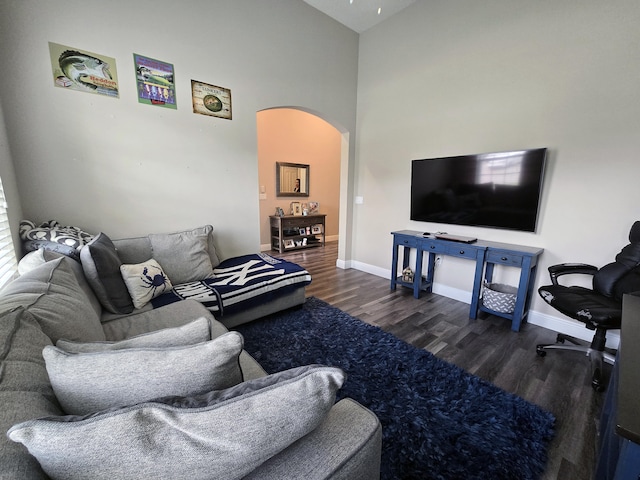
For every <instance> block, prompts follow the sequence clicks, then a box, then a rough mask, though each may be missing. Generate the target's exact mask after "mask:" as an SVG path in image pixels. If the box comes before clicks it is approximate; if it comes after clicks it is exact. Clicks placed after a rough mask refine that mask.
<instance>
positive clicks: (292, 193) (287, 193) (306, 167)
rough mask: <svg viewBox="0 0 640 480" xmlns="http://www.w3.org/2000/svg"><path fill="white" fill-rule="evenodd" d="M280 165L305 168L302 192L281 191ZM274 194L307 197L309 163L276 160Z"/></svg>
mask: <svg viewBox="0 0 640 480" xmlns="http://www.w3.org/2000/svg"><path fill="white" fill-rule="evenodd" d="M282 167H291V168H298V169H304V170H306V172H305V181H304V184H303V185H304V192H283V191H282V188H281V184H280V169H281V168H282ZM301 186H302V185H301ZM276 196H277V197H308V196H309V165H304V164H302V163H285V162H276Z"/></svg>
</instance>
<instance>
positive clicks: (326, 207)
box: [256, 107, 349, 266]
mask: <svg viewBox="0 0 640 480" xmlns="http://www.w3.org/2000/svg"><path fill="white" fill-rule="evenodd" d="M256 123H257V146H258V182H259V189H260V245H261V249H262V250H268V249H270V230H269V215H273V213H274V212H275V209H276V207H281V208H282V209H283V210H284V211H285V212H286V213H288V211H289V206H290V203H291V202H292V201H300V202H309V201H314V202H318V203H320V213H324V214H326V215H327V218H326V235H327V241H332V240H333V241H335V240H338V241H339V249H338V250H339V261H338V264H339V266H344V265H342V264H344V258H345V251H346V244H347V243H348V242H347V239H346V235H348V234H347V228H346V225H347V220H348V208H347V207H348V203H349V202H348V201H347V198H348V193H347V192H348V188H347V186H348V183H349V178H348V171H349V169H348V163H349V134H348V132H346V131H345V130H344V129H341V128H340V126H337V125H335V123H332V122H330V121H328V120H327V119H325V118H323V117H322V116H321V115H320V114H318V113H317V112H312V111H309V110H308V109H304V108H298V107H277V108H270V109H265V110H261V111H259V112H257V114H256ZM276 162H286V163H297V164H305V165H309V167H310V169H309V170H310V174H309V177H310V178H309V180H310V182H309V197H302V198H300V197H291V198H290V197H286V196H280V197H278V196H276V189H275V186H276V185H275V183H276V181H275V176H276V174H275V172H276V166H275V165H276ZM340 259H342V261H341V260H340Z"/></svg>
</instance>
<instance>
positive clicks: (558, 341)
mask: <svg viewBox="0 0 640 480" xmlns="http://www.w3.org/2000/svg"><path fill="white" fill-rule="evenodd" d="M564 341H565V337H564V335H562V334H561V333H559V334H558V336H557V337H556V343H564Z"/></svg>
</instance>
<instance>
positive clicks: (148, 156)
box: [0, 0, 358, 256]
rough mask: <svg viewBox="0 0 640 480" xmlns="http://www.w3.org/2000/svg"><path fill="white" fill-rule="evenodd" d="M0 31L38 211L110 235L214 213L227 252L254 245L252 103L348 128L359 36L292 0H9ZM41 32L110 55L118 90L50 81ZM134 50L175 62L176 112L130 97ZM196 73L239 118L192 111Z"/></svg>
mask: <svg viewBox="0 0 640 480" xmlns="http://www.w3.org/2000/svg"><path fill="white" fill-rule="evenodd" d="M0 32H1V33H0V43H1V44H2V49H0V64H1V65H2V66H3V68H2V69H1V70H0V97H1V98H2V102H3V106H4V112H5V116H6V123H7V130H8V138H9V143H10V145H11V150H12V154H13V159H14V164H15V168H16V176H17V179H18V187H19V190H20V195H21V198H22V206H23V209H24V215H25V217H27V218H30V219H32V220H35V221H44V220H48V219H56V220H58V221H60V222H62V223H64V224H70V225H76V226H80V227H83V228H84V229H85V230H87V231H98V230H103V231H104V232H106V233H107V234H108V235H110V236H112V237H114V238H119V237H122V236H130V235H140V234H145V233H149V232H161V231H172V230H177V229H181V228H191V227H193V226H197V225H202V224H205V223H211V224H213V225H214V226H215V227H216V232H217V236H218V241H219V244H220V246H221V250H222V254H223V256H229V255H231V254H234V253H244V252H247V251H256V250H257V249H258V248H259V225H260V219H259V213H258V212H259V205H258V163H257V153H256V152H257V150H256V149H257V146H256V112H258V111H260V110H263V109H265V108H269V107H277V106H298V107H302V108H306V109H309V110H314V111H318V112H322V114H323V116H325V118H331V119H333V120H334V121H335V122H337V123H339V124H340V125H342V126H344V127H345V128H346V129H347V130H349V131H353V130H354V129H355V110H356V108H355V102H356V82H357V55H358V52H357V49H358V36H357V34H355V33H354V32H352V31H351V30H349V29H347V28H346V27H344V26H342V25H340V24H338V23H337V22H335V21H333V20H331V19H330V18H329V17H326V16H325V15H324V14H321V13H320V12H318V11H317V10H315V9H313V8H312V7H310V6H308V5H307V4H305V3H304V2H301V1H299V0H269V2H265V1H262V0H242V1H238V0H190V1H187V2H174V1H170V0H155V1H153V2H152V1H149V0H145V1H143V0H127V1H125V0H113V1H109V2H87V1H79V0H67V1H65V2H50V1H46V0H20V1H5V2H2V3H1V4H0ZM49 41H52V42H56V43H61V44H64V45H68V46H71V47H75V48H79V49H83V50H87V51H91V52H96V53H99V54H103V55H107V56H110V57H113V58H115V59H116V66H117V73H118V77H119V81H120V98H119V99H113V98H106V97H103V96H100V95H92V94H87V93H82V92H77V91H67V90H64V89H61V88H55V87H54V86H53V80H52V74H51V64H50V63H51V62H50V60H49V50H48V42H49ZM133 53H138V54H141V55H145V56H149V57H152V58H156V59H159V60H162V61H166V62H169V63H173V65H174V67H175V76H176V89H177V103H178V109H177V110H175V111H173V110H168V109H163V108H158V107H152V106H148V105H142V104H139V103H138V101H137V97H136V90H135V76H134V66H133ZM191 79H195V80H198V81H202V82H205V83H211V84H214V85H219V86H223V87H226V88H230V89H231V95H232V108H233V120H231V121H229V120H223V119H217V118H213V117H207V116H203V115H196V114H194V113H192V108H191ZM352 155H353V149H352ZM238 219H242V220H241V221H238Z"/></svg>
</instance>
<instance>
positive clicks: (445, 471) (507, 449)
mask: <svg viewBox="0 0 640 480" xmlns="http://www.w3.org/2000/svg"><path fill="white" fill-rule="evenodd" d="M236 330H237V331H239V332H240V333H242V335H243V336H244V340H245V349H246V350H247V351H248V352H249V353H250V354H251V355H253V357H254V358H255V359H256V360H258V362H260V364H261V365H262V367H263V368H264V369H265V370H266V371H267V372H269V373H274V372H278V371H282V370H286V369H289V368H293V367H297V366H301V365H307V364H311V363H319V364H324V365H330V366H335V367H339V368H341V369H343V370H344V371H345V372H346V373H347V380H346V381H345V383H344V385H343V387H342V388H341V389H340V390H339V391H338V400H339V399H342V398H345V397H351V398H353V399H355V400H357V401H358V402H360V403H361V404H362V405H364V406H366V407H367V408H369V409H370V410H372V411H373V412H375V414H376V415H377V416H378V418H379V419H380V423H381V424H382V433H383V439H382V466H381V478H382V479H384V480H391V479H420V480H425V479H446V480H449V479H486V480H499V479H514V480H515V479H518V480H523V479H537V478H539V477H540V475H541V474H542V473H543V471H544V467H545V463H546V460H547V453H546V450H547V445H548V443H549V441H550V440H551V438H552V437H553V431H554V430H553V425H554V421H555V419H554V417H553V415H551V414H550V413H548V412H546V411H544V410H542V409H541V408H540V407H538V406H536V405H533V404H531V403H529V402H527V401H525V400H524V399H522V398H520V397H518V396H516V395H513V394H510V393H507V392H505V391H504V390H501V389H499V388H498V387H496V386H495V385H492V384H491V383H489V382H487V381H485V380H482V379H480V378H479V377H476V376H474V375H471V374H469V373H466V372H465V371H464V370H462V369H460V368H459V367H457V366H455V365H451V364H449V363H447V362H445V361H443V360H440V359H439V358H437V357H435V356H434V355H433V354H431V353H429V352H427V351H426V350H422V349H419V348H416V347H413V346H411V345H409V344H407V343H405V342H403V341H402V340H400V339H398V338H396V337H395V336H393V335H391V334H389V333H386V332H384V331H383V330H382V329H380V328H378V327H375V326H372V325H369V324H367V323H365V322H362V321H361V320H358V319H356V318H354V317H351V316H350V315H348V314H346V313H345V312H343V311H341V310H339V309H337V308H335V307H332V306H330V305H329V304H327V303H325V302H323V301H322V300H319V299H317V298H314V297H309V298H307V300H306V302H305V304H304V305H303V306H302V308H300V309H296V310H290V311H286V312H282V313H280V314H274V315H271V316H269V317H266V318H264V319H261V320H257V321H254V322H250V323H248V324H245V325H241V326H239V327H236Z"/></svg>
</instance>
